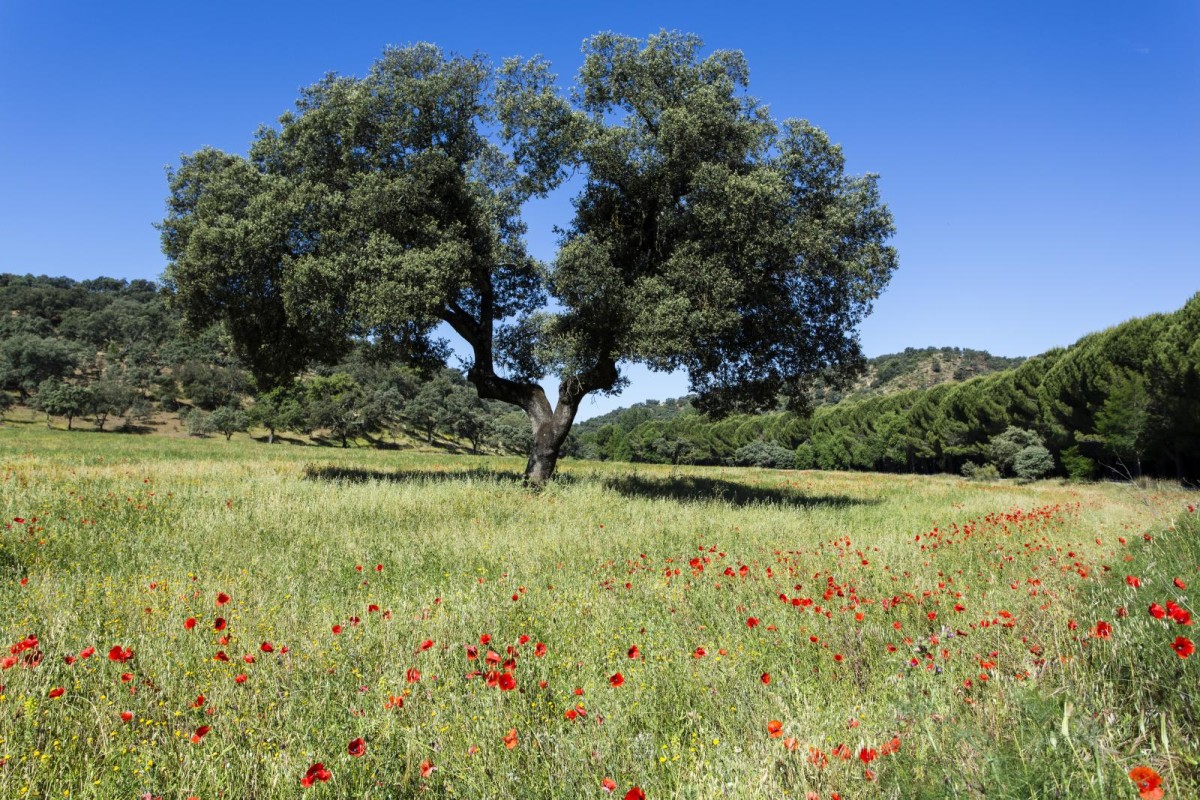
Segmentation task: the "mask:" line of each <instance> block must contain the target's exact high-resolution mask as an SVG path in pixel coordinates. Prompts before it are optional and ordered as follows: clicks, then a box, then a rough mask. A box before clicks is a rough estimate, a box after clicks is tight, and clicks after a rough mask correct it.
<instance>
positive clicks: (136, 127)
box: [0, 0, 1200, 417]
mask: <svg viewBox="0 0 1200 800" xmlns="http://www.w3.org/2000/svg"><path fill="white" fill-rule="evenodd" d="M664 27H665V28H675V29H679V30H682V31H690V32H694V33H698V34H700V35H701V36H702V37H703V38H704V39H705V41H706V42H707V44H708V45H709V46H710V47H713V48H732V49H740V50H742V51H744V52H745V53H746V56H747V58H748V60H749V63H750V68H751V91H752V92H753V93H754V94H755V95H757V96H758V97H759V98H761V99H762V100H764V101H766V102H767V103H769V104H770V106H771V108H772V110H773V112H774V114H775V115H776V116H777V117H780V118H783V117H805V118H808V119H810V120H812V121H813V122H814V123H816V124H818V125H820V126H821V127H822V128H824V129H825V130H826V131H827V132H828V133H829V134H830V135H831V137H832V138H833V139H834V141H837V142H839V143H841V144H842V145H843V146H844V148H845V153H846V156H847V161H848V164H849V167H850V168H851V170H853V171H855V172H868V171H869V172H876V173H879V174H880V175H881V181H880V185H881V188H882V192H883V196H884V199H885V200H886V201H887V203H888V204H889V206H890V207H891V209H892V211H893V213H894V215H895V218H896V225H897V228H898V234H897V236H896V238H895V241H894V243H895V245H896V246H897V247H898V248H899V251H900V269H899V270H898V271H897V273H896V275H895V277H894V279H893V281H892V283H891V285H890V287H889V288H888V290H887V291H886V293H885V294H884V295H883V297H882V298H881V299H880V300H879V301H878V302H877V303H876V306H875V313H874V314H873V315H872V316H871V317H870V318H869V319H868V320H867V322H866V323H865V324H864V325H863V327H862V342H863V346H864V349H865V350H866V352H867V354H868V355H878V354H881V353H887V352H894V351H897V350H902V349H903V348H905V347H908V346H914V347H921V346H926V345H939V346H940V345H956V346H962V347H973V348H979V349H986V350H989V351H991V352H993V353H995V354H998V355H1007V356H1014V355H1033V354H1036V353H1039V352H1042V351H1044V350H1046V349H1048V348H1050V347H1054V346H1057V345H1064V344H1069V343H1071V342H1073V341H1074V340H1075V339H1077V338H1078V337H1079V336H1081V335H1083V334H1085V333H1087V332H1089V331H1093V330H1097V329H1100V328H1104V327H1107V326H1109V325H1112V324H1115V323H1118V322H1121V321H1123V320H1125V319H1128V318H1130V317H1133V316H1140V315H1143V314H1147V313H1151V312H1155V311H1168V310H1172V309H1175V308H1177V307H1179V306H1181V305H1182V304H1183V302H1184V301H1185V300H1186V299H1187V298H1188V297H1189V296H1190V295H1191V294H1193V293H1194V292H1196V291H1198V290H1200V256H1198V255H1197V253H1198V252H1200V3H1197V2H1196V1H1195V0H1186V1H1184V0H1155V2H1148V3H1136V2H1134V3H1131V2H1106V1H1105V0H1091V1H1090V2H1054V3H1049V2H1045V1H1044V0H1042V2H1005V3H988V4H984V3H971V2H962V0H958V1H957V2H919V3H918V2H911V3H898V2H895V1H894V0H893V1H892V2H827V0H826V1H823V2H790V3H777V4H773V3H729V2H723V3H702V2H689V3H622V2H608V3H597V4H578V5H575V4H569V3H562V4H559V3H526V4H522V3H515V2H510V3H486V4H485V3H444V4H439V3H419V4H418V3H401V2H395V1H394V0H393V2H379V3H357V4H345V6H344V7H342V6H337V5H335V4H333V3H328V2H322V3H308V2H297V1H293V2H286V3H285V2H272V3H265V2H264V3H255V2H238V3H233V2H224V1H223V0H213V1H211V2H207V3H163V2H156V3H134V2H116V3H93V2H60V3H18V2H15V0H0V272H17V273H26V272H32V273H37V274H49V275H67V276H70V277H74V278H87V277H95V276H98V275H110V276H115V277H127V278H134V277H138V278H157V277H158V276H159V275H160V274H161V273H162V270H163V268H164V266H165V262H164V258H163V256H162V254H161V253H160V252H159V246H158V236H157V233H156V231H155V230H154V229H153V228H152V227H151V224H152V223H153V222H155V221H156V220H158V219H161V217H162V216H163V211H164V208H163V203H164V198H165V196H166V180H165V177H164V167H165V166H167V165H170V164H174V163H177V162H178V159H179V156H180V154H182V153H187V152H191V151H193V150H195V149H197V148H199V147H201V146H203V145H213V146H216V147H220V148H223V149H226V150H230V151H235V152H244V151H245V149H246V147H247V145H248V144H249V141H250V138H251V135H252V134H253V132H254V129H255V128H256V127H257V126H258V125H260V124H264V123H265V124H270V123H272V122H273V121H274V120H275V118H276V117H277V116H278V115H279V114H280V113H282V112H283V111H285V110H287V109H288V108H289V107H290V105H291V104H292V102H293V101H294V100H295V98H296V93H297V89H298V88H299V87H301V86H303V85H307V84H310V83H313V82H315V81H316V80H318V79H319V78H320V77H321V76H322V75H323V74H324V73H325V72H327V71H330V70H332V71H337V72H340V73H345V74H355V75H361V74H363V73H364V72H365V71H366V70H367V68H368V66H369V65H370V64H371V62H372V61H373V60H374V59H375V58H376V57H378V55H379V54H380V52H381V51H382V49H383V48H384V47H385V46H386V45H389V44H396V45H403V44H408V43H411V42H416V41H432V42H435V43H437V44H439V45H441V46H443V47H444V48H446V49H449V50H455V51H460V52H471V51H475V50H479V51H483V52H485V53H488V54H489V55H491V56H492V57H494V58H497V59H499V58H500V57H503V56H507V55H532V54H535V53H541V54H543V55H545V56H546V57H548V58H549V59H550V60H551V61H552V62H553V63H554V65H555V67H556V70H557V71H558V73H559V75H560V76H561V78H562V80H563V82H564V84H568V83H569V82H570V81H571V79H572V77H573V75H574V73H575V70H576V69H577V68H578V66H579V64H580V55H579V45H580V42H581V41H582V39H583V38H584V37H586V36H588V35H590V34H592V33H595V32H598V31H601V30H613V31H617V32H620V33H626V34H630V35H635V36H644V35H646V34H648V33H651V32H654V31H657V30H658V29H660V28H664ZM569 212H570V208H569V206H568V204H567V201H566V198H565V197H561V196H560V197H555V198H552V199H551V200H549V201H545V202H542V203H539V204H537V206H536V207H533V208H531V209H529V214H528V216H527V219H528V221H529V223H530V228H531V233H530V244H531V249H532V250H533V252H534V254H535V255H538V256H540V257H542V258H550V257H551V256H552V255H553V245H554V236H553V234H552V232H551V226H553V225H554V224H556V223H557V224H565V222H566V221H567V220H568V218H569ZM684 390H685V381H683V380H682V379H680V378H676V377H670V376H648V375H646V374H644V373H642V372H640V371H635V372H634V373H633V385H632V386H630V388H629V389H628V390H626V392H625V393H624V395H623V396H622V397H621V398H619V399H618V400H616V401H615V402H613V401H606V400H603V401H597V402H596V403H595V404H591V405H589V404H587V403H586V402H585V406H584V408H583V409H581V417H582V416H590V415H592V414H595V413H599V412H600V411H603V410H606V409H608V408H610V407H612V406H614V405H617V404H627V403H629V402H633V401H636V400H640V399H644V398H646V397H660V398H661V397H665V396H668V395H678V394H681V393H682V392H683V391H684Z"/></svg>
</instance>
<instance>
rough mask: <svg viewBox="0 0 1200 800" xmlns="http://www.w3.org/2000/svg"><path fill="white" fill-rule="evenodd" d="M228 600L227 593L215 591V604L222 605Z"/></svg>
mask: <svg viewBox="0 0 1200 800" xmlns="http://www.w3.org/2000/svg"><path fill="white" fill-rule="evenodd" d="M228 602H229V595H227V594H225V593H224V592H217V606H218V607H219V606H223V605H225V604H226V603H228Z"/></svg>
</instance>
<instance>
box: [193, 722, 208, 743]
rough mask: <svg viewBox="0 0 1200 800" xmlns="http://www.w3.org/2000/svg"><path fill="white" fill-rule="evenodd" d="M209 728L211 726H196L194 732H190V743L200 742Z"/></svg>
mask: <svg viewBox="0 0 1200 800" xmlns="http://www.w3.org/2000/svg"><path fill="white" fill-rule="evenodd" d="M211 730H212V728H210V727H208V726H207V725H201V726H200V727H199V728H196V732H195V733H193V734H192V744H200V740H201V739H203V738H204V737H205V736H207V735H208V732H209V731H211Z"/></svg>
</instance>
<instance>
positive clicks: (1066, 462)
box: [1058, 445, 1096, 481]
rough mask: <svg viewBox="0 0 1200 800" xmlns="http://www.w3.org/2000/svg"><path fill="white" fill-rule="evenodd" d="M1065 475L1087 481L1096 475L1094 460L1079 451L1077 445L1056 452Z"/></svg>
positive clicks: (1072, 478)
mask: <svg viewBox="0 0 1200 800" xmlns="http://www.w3.org/2000/svg"><path fill="white" fill-rule="evenodd" d="M1058 460H1059V461H1061V462H1062V465H1063V469H1064V470H1065V471H1066V473H1067V477H1068V478H1070V479H1071V480H1076V481H1087V480H1091V479H1092V478H1094V477H1096V462H1095V461H1093V460H1092V459H1090V458H1088V457H1087V456H1085V455H1083V453H1081V452H1079V446H1078V445H1075V446H1072V447H1068V448H1067V449H1066V450H1063V451H1062V452H1061V453H1059V454H1058Z"/></svg>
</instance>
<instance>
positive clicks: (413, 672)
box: [404, 667, 421, 683]
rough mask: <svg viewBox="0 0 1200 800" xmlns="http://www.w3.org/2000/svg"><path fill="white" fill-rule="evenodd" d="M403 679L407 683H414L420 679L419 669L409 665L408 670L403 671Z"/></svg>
mask: <svg viewBox="0 0 1200 800" xmlns="http://www.w3.org/2000/svg"><path fill="white" fill-rule="evenodd" d="M404 680H406V681H408V682H409V683H416V682H417V681H419V680H421V670H419V669H417V668H416V667H409V668H408V671H407V672H405V673H404Z"/></svg>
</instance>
